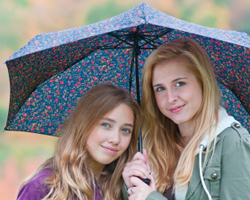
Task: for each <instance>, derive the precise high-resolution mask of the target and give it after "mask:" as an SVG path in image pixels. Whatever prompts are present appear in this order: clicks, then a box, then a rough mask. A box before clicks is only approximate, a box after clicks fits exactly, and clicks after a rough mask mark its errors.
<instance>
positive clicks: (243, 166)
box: [220, 127, 250, 200]
mask: <svg viewBox="0 0 250 200" xmlns="http://www.w3.org/2000/svg"><path fill="white" fill-rule="evenodd" d="M233 128H234V130H235V131H232V132H233V133H228V134H227V136H226V137H224V138H223V151H222V160H221V162H222V163H221V166H222V168H221V184H220V186H221V188H220V199H222V200H223V199H226V200H233V199H249V195H250V194H249V191H250V135H249V134H248V132H247V131H246V129H244V128H243V127H233ZM230 132H231V131H230Z"/></svg>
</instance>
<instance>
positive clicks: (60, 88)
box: [5, 3, 250, 135]
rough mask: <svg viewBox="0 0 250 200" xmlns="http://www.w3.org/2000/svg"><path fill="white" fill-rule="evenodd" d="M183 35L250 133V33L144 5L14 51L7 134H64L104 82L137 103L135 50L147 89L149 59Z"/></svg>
mask: <svg viewBox="0 0 250 200" xmlns="http://www.w3.org/2000/svg"><path fill="white" fill-rule="evenodd" d="M135 34H137V36H138V46H139V48H136V47H135V45H134V43H135V39H133V38H132V36H135ZM177 38H192V39H195V40H196V41H197V42H198V43H199V44H200V45H201V46H202V47H203V48H204V50H206V51H207V53H208V54H209V56H210V59H211V62H212V66H213V69H214V72H215V74H216V77H217V79H218V85H219V87H220V89H221V95H222V101H221V104H222V105H223V106H224V107H225V108H226V110H227V111H228V113H229V114H231V115H233V116H234V117H235V118H236V119H237V120H238V121H240V122H241V123H242V125H243V126H244V127H246V128H247V129H248V130H250V116H249V115H250V114H249V113H250V82H249V77H250V36H249V35H247V34H246V33H243V32H236V31H227V30H222V29H214V28H208V27H203V26H199V25H196V24H192V23H189V22H185V21H182V20H179V19H176V18H173V17H171V16H168V15H166V14H164V13H161V12H159V11H157V10H155V9H153V8H151V7H150V6H148V5H147V4H145V3H143V4H141V5H140V6H137V7H135V8H134V9H132V10H129V11H127V12H125V13H123V14H120V15H118V16H116V17H113V18H110V19H107V20H104V21H101V22H99V23H95V24H92V25H89V26H85V27H80V28H75V29H68V30H63V31H58V32H54V33H46V34H41V35H38V36H36V37H35V38H33V39H32V40H31V41H30V42H28V43H27V44H26V45H25V46H24V47H22V48H21V49H20V50H19V51H17V52H16V53H14V54H13V55H12V56H11V57H10V58H9V59H8V60H7V61H6V64H7V67H8V70H9V76H10V85H11V97H10V108H9V115H8V121H7V125H6V128H5V129H6V130H16V131H17V130H18V131H30V132H35V133H42V134H48V135H59V133H60V130H61V127H62V126H63V124H64V122H65V120H66V118H67V117H68V115H69V114H70V113H71V112H72V110H73V109H74V107H75V105H76V103H77V101H78V99H79V98H80V97H81V96H82V95H83V94H84V93H85V92H86V91H87V90H89V89H90V88H91V87H93V86H94V85H96V84H100V83H106V82H107V83H111V84H114V85H117V86H120V87H123V88H125V89H127V90H128V91H129V92H130V93H131V95H132V96H133V98H134V99H135V100H137V90H136V81H135V60H134V59H132V57H133V55H134V50H136V52H137V54H138V65H139V78H140V81H139V82H140V87H141V72H142V68H143V64H144V62H145V59H146V58H147V56H148V55H149V54H150V53H151V52H152V51H153V50H154V49H155V48H157V47H158V46H159V45H161V44H163V43H165V42H168V41H171V40H174V39H177Z"/></svg>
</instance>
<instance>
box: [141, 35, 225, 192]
mask: <svg viewBox="0 0 250 200" xmlns="http://www.w3.org/2000/svg"><path fill="white" fill-rule="evenodd" d="M173 59H174V60H177V61H178V62H179V61H181V62H183V63H185V65H186V67H188V69H189V70H190V72H191V73H193V74H194V75H195V77H196V79H197V80H198V82H199V83H200V85H201V87H202V94H203V96H202V104H201V107H200V108H199V110H198V112H197V113H196V115H195V122H196V124H195V127H194V134H193V137H192V139H191V140H190V142H189V143H188V144H187V145H186V146H184V145H183V143H182V138H181V135H180V132H179V130H178V126H177V125H176V124H175V123H174V122H173V121H172V120H170V119H169V118H167V117H166V116H164V115H163V114H162V113H161V111H160V110H159V108H158V106H157V103H156V99H155V96H154V91H153V88H152V74H153V70H154V67H155V66H156V65H157V64H158V63H162V62H168V61H170V60H173ZM194 98H195V97H194ZM219 104H220V90H219V88H218V86H217V82H216V78H215V75H214V72H213V70H212V66H211V63H210V60H209V57H208V55H207V53H206V52H205V51H204V50H203V49H202V48H201V46H200V45H199V44H198V43H197V42H196V41H194V40H192V39H178V40H174V41H170V42H168V43H165V44H163V45H161V46H160V47H158V48H157V49H156V50H155V51H154V52H153V53H152V54H151V55H150V56H149V57H148V58H147V59H146V62H145V64H144V69H143V84H142V101H141V109H142V115H143V121H142V134H143V144H144V147H145V148H146V149H147V152H148V158H149V162H150V166H151V170H152V171H153V172H154V178H155V181H156V188H157V190H158V191H159V192H161V193H163V192H164V190H165V189H166V188H168V187H170V186H171V185H174V187H175V186H178V188H184V187H185V186H187V185H188V183H189V181H190V179H191V177H192V171H193V167H194V161H195V154H196V150H197V148H198V145H199V143H200V141H201V140H202V138H203V137H204V135H205V133H206V131H207V130H208V131H209V132H210V135H209V139H210V138H212V136H214V134H215V132H213V133H211V127H212V125H213V122H214V121H215V122H216V126H217V124H218V110H219ZM208 150H209V145H208V148H207V151H206V157H205V158H207V155H208Z"/></svg>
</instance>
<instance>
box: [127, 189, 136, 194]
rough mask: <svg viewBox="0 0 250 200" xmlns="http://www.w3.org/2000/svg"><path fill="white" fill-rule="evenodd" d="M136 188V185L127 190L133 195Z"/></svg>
mask: <svg viewBox="0 0 250 200" xmlns="http://www.w3.org/2000/svg"><path fill="white" fill-rule="evenodd" d="M135 189H136V188H135V187H130V188H128V190H127V192H128V194H129V196H131V195H133V194H134V193H135Z"/></svg>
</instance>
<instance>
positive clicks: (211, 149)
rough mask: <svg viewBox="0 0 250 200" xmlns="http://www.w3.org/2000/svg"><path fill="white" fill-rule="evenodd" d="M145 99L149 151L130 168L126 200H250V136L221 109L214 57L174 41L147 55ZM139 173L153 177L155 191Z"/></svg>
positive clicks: (145, 142)
mask: <svg viewBox="0 0 250 200" xmlns="http://www.w3.org/2000/svg"><path fill="white" fill-rule="evenodd" d="M141 102H142V103H141V108H142V114H143V122H142V134H143V146H144V148H145V149H146V151H144V154H141V153H137V154H135V156H134V158H133V159H132V161H131V162H129V163H127V164H126V167H125V168H124V171H123V178H124V181H125V184H126V185H127V187H128V190H127V192H128V195H130V196H129V197H128V196H127V194H126V192H124V199H127V198H128V199H130V200H132V199H137V200H142V199H143V200H144V199H146V200H155V199H157V200H164V199H166V198H167V199H168V200H170V199H176V200H186V199H190V200H191V199H192V200H201V199H202V200H206V199H209V200H210V199H220V200H230V199H232V200H233V199H249V191H250V167H249V165H250V136H249V134H248V132H247V130H246V129H244V128H243V127H242V126H241V125H240V123H239V122H237V121H236V120H235V119H234V118H233V117H231V116H228V114H227V112H226V111H225V109H224V108H222V107H220V91H219V88H218V86H217V82H216V78H215V75H214V73H213V70H212V66H211V63H210V60H209V57H208V55H207V54H206V52H205V51H204V50H203V49H202V48H201V46H200V45H199V44H198V43H197V42H195V41H194V40H192V39H178V40H174V41H170V42H168V43H166V44H163V45H161V46H160V47H159V48H157V49H156V50H155V51H154V52H153V53H152V54H151V55H150V56H149V57H148V58H147V60H146V62H145V65H144V72H143V85H142V101H141ZM146 152H147V153H146ZM150 169H151V170H150ZM150 172H153V173H150ZM136 176H137V177H138V176H139V177H141V178H149V179H150V180H151V182H150V184H149V186H148V185H146V184H145V183H143V182H142V181H141V180H140V179H138V178H137V177H136Z"/></svg>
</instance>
